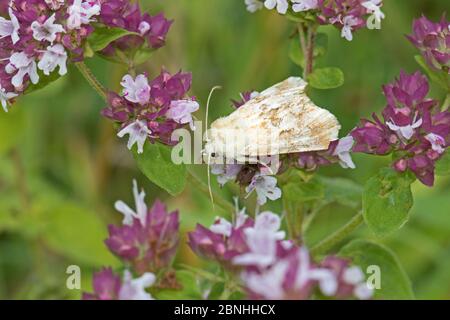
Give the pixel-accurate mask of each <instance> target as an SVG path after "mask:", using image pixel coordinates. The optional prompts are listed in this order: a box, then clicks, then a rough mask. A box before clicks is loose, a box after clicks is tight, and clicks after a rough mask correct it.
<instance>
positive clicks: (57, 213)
mask: <svg viewBox="0 0 450 320" xmlns="http://www.w3.org/2000/svg"><path fill="white" fill-rule="evenodd" d="M48 214H49V215H48V216H47V217H46V220H47V225H46V226H45V229H44V230H43V235H42V236H43V239H44V241H45V243H46V244H47V245H48V246H49V247H50V248H51V249H52V250H55V251H56V252H58V253H60V254H62V255H64V256H66V257H68V258H69V259H71V261H73V262H74V263H82V264H87V265H90V266H96V267H99V266H103V265H112V266H114V265H117V260H116V259H115V258H114V257H113V255H112V254H111V253H110V252H109V251H108V249H107V248H106V246H105V244H104V242H103V241H104V240H105V239H106V238H107V236H108V235H107V231H106V228H105V225H104V223H103V222H102V221H101V220H100V219H99V217H98V215H96V213H95V212H91V211H88V210H87V209H86V208H83V207H79V206H77V205H75V204H71V203H63V204H60V205H58V206H55V207H53V208H52V209H51V212H49V213H48Z"/></svg>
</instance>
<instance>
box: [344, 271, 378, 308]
mask: <svg viewBox="0 0 450 320" xmlns="http://www.w3.org/2000/svg"><path fill="white" fill-rule="evenodd" d="M342 280H343V281H344V282H346V283H347V284H349V285H352V286H354V289H353V294H354V295H355V297H357V298H358V299H361V300H367V299H370V298H371V297H372V296H373V288H370V287H369V286H368V285H367V283H366V281H365V276H364V273H363V271H362V270H361V268H360V267H357V266H353V267H350V268H348V269H346V270H345V271H344V273H343V275H342Z"/></svg>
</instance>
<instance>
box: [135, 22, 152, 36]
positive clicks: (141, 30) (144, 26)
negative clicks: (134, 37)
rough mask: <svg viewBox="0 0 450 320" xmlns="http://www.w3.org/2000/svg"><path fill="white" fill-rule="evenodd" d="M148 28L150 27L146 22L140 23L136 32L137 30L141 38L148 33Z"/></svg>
mask: <svg viewBox="0 0 450 320" xmlns="http://www.w3.org/2000/svg"><path fill="white" fill-rule="evenodd" d="M150 28H151V26H150V24H149V23H148V22H147V21H142V22H141V23H140V24H139V27H138V30H139V33H140V34H141V36H143V35H145V34H146V33H147V32H149V31H150Z"/></svg>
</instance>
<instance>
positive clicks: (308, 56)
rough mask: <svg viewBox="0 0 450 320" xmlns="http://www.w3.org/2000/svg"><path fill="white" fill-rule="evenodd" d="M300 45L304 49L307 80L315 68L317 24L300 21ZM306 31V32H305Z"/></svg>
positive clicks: (304, 77) (304, 74)
mask: <svg viewBox="0 0 450 320" xmlns="http://www.w3.org/2000/svg"><path fill="white" fill-rule="evenodd" d="M297 29H298V34H299V40H300V46H301V49H302V53H303V57H304V59H305V65H304V68H303V79H305V80H306V78H307V77H308V75H310V74H311V73H312V71H313V68H314V46H315V41H316V30H317V27H316V26H311V25H306V24H304V23H299V24H298V26H297ZM305 31H306V34H305Z"/></svg>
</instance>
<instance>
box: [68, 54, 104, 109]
mask: <svg viewBox="0 0 450 320" xmlns="http://www.w3.org/2000/svg"><path fill="white" fill-rule="evenodd" d="M75 65H76V67H77V68H78V70H79V71H80V73H81V74H82V75H83V77H84V78H85V79H86V81H87V82H88V83H89V84H90V85H91V87H92V88H93V89H94V90H95V91H96V92H97V93H98V95H99V96H100V97H101V98H102V99H103V100H105V101H107V95H106V92H107V90H106V88H105V87H104V86H103V85H102V84H101V83H100V82H99V81H98V80H97V78H96V77H95V76H94V74H93V73H92V71H91V70H90V69H89V68H88V66H87V65H86V64H85V63H84V62H77V63H75Z"/></svg>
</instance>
